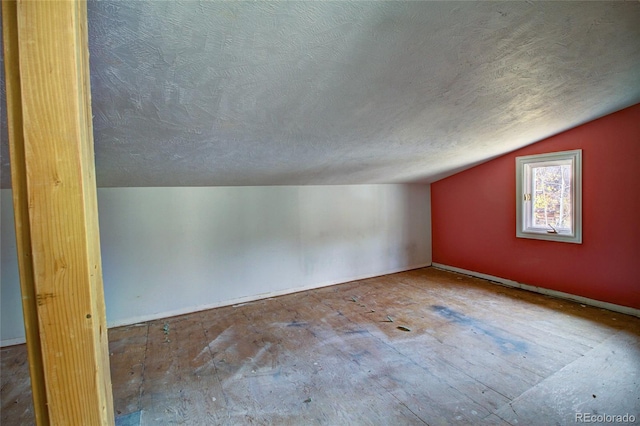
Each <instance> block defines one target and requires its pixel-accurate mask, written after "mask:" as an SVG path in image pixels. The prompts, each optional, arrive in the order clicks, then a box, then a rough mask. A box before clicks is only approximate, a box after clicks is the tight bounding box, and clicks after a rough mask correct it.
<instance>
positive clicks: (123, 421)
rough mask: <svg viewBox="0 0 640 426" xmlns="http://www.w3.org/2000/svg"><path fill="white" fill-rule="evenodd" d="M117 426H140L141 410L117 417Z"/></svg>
mask: <svg viewBox="0 0 640 426" xmlns="http://www.w3.org/2000/svg"><path fill="white" fill-rule="evenodd" d="M116 426H140V411H134V412H133V413H130V414H124V415H122V416H118V417H116Z"/></svg>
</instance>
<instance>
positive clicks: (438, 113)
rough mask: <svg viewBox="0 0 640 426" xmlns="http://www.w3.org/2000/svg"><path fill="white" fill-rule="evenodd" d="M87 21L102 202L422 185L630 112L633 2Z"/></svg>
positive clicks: (634, 70)
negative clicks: (246, 190) (244, 189)
mask: <svg viewBox="0 0 640 426" xmlns="http://www.w3.org/2000/svg"><path fill="white" fill-rule="evenodd" d="M88 7H89V33H90V60H91V85H92V104H93V114H94V131H95V144H96V167H97V178H98V185H99V186H192V185H193V186H197V185H274V184H352V183H391V182H409V181H421V182H430V181H434V180H436V179H438V178H441V177H443V176H446V175H448V174H451V173H453V172H454V171H457V170H460V169H463V168H466V167H469V166H471V165H473V164H477V163H478V162H481V161H485V160H487V159H489V158H491V157H494V156H496V155H499V154H502V153H505V152H508V151H511V150H513V149H516V148H519V147H521V146H524V145H527V144H530V143H533V142H536V141H538V140H540V139H542V138H545V137H547V136H550V135H552V134H555V133H558V132H560V131H563V130H566V129H568V128H571V127H574V126H576V125H578V124H581V123H584V122H586V121H589V120H592V119H594V118H597V117H600V116H602V115H605V114H607V113H610V112H613V111H616V110H619V109H621V108H624V107H626V106H629V105H633V104H635V103H638V102H640V2H637V1H634V2H585V3H582V2H311V3H308V2H208V1H201V2H196V1H186V2H185V1H179V2H176V1H173V2H169V1H148V2H132V1H122V2H112V1H100V2H92V1H90V2H89V5H88ZM3 86H4V85H3ZM2 90H3V92H2V97H3V99H2V101H3V104H4V87H3V89H2ZM3 106H4V105H3ZM3 117H4V113H3ZM1 123H2V129H0V134H1V135H2V137H3V139H2V184H3V186H4V187H7V186H9V184H10V183H9V168H8V156H7V148H6V145H7V142H6V134H7V130H6V118H3V119H2V121H1Z"/></svg>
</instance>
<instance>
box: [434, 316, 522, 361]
mask: <svg viewBox="0 0 640 426" xmlns="http://www.w3.org/2000/svg"><path fill="white" fill-rule="evenodd" d="M431 309H432V310H434V311H435V312H437V313H438V314H439V315H440V316H442V317H444V318H446V319H447V320H449V321H451V322H452V323H455V324H460V325H464V326H468V327H469V328H470V329H472V330H478V331H479V332H481V333H482V334H483V335H485V336H487V337H488V338H490V339H491V340H493V342H494V343H495V344H496V345H497V346H498V347H500V349H501V350H502V351H503V352H507V353H509V352H518V353H526V352H527V344H526V342H523V341H520V340H515V339H513V338H511V337H510V336H505V333H504V332H502V331H500V330H497V329H496V328H495V327H492V326H491V325H489V324H486V323H484V322H483V321H481V320H478V319H475V318H472V317H468V316H466V315H465V314H463V313H461V312H457V311H455V310H453V309H450V308H447V307H446V306H440V305H432V306H431Z"/></svg>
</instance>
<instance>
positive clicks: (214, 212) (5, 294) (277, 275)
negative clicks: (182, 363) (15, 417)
mask: <svg viewBox="0 0 640 426" xmlns="http://www.w3.org/2000/svg"><path fill="white" fill-rule="evenodd" d="M1 196H2V199H1V201H2V203H1V210H2V211H1V214H2V216H1V218H2V253H1V262H2V265H1V266H2V277H1V279H2V281H1V284H0V290H1V292H2V293H1V296H2V300H1V308H2V312H1V317H0V319H1V330H0V331H1V335H0V339H1V340H2V343H3V344H8V343H13V342H15V341H20V340H21V339H23V336H24V331H23V325H22V312H21V308H20V294H19V283H18V273H17V264H16V254H15V238H14V232H13V220H12V210H11V209H12V206H11V192H10V190H1ZM98 205H99V215H100V230H101V232H100V234H101V247H102V263H103V276H104V289H105V300H106V306H107V322H108V323H109V326H115V325H122V324H132V323H136V322H139V321H142V320H148V319H153V318H161V317H166V316H171V315H176V314H180V313H185V312H191V311H195V310H199V309H206V308H210V307H214V306H221V305H226V304H233V303H239V302H242V301H247V300H253V299H257V298H260V297H266V296H271V295H276V294H284V293H289V292H292V291H296V290H302V289H309V288H315V287H319V286H323V285H329V284H335V283H340V282H346V281H350V280H354V279H359V278H365V277H372V276H376V275H383V274H386V273H391V272H397V271H402V270H407V269H412V268H416V267H421V266H426V265H430V264H431V220H430V214H431V208H430V187H429V186H428V185H407V184H398V185H351V186H273V187H186V188H185V187H173V188H100V189H98ZM16 339H17V340H16Z"/></svg>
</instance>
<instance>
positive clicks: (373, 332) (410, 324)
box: [1, 268, 640, 425]
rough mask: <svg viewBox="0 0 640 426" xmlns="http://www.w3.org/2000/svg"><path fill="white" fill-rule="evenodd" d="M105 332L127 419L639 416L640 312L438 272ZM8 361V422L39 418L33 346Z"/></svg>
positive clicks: (119, 409)
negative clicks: (32, 379)
mask: <svg viewBox="0 0 640 426" xmlns="http://www.w3.org/2000/svg"><path fill="white" fill-rule="evenodd" d="M399 327H400V328H399ZM402 327H406V330H410V331H406V330H403V329H401V328H402ZM109 337H110V352H111V370H112V378H113V393H114V400H115V409H116V415H117V416H118V421H117V423H119V424H122V425H125V424H136V425H137V424H142V425H162V424H194V425H242V424H268V425H311V424H322V425H348V424H354V425H366V424H371V425H385V424H392V425H399V424H402V425H405V424H417V425H422V424H428V425H439V424H442V425H446V424H474V425H475V424H492V425H494V424H496V425H499V424H504V425H509V424H510V425H555V424H560V425H562V424H575V420H576V414H577V413H585V414H609V415H617V414H620V415H624V414H629V415H633V416H635V419H636V421H635V423H636V424H637V423H638V421H640V420H639V419H640V377H639V376H640V374H639V373H640V319H638V318H634V317H630V316H626V315H622V314H618V313H612V312H610V311H606V310H603V309H597V308H592V307H586V306H583V305H580V304H577V303H572V302H567V301H563V300H559V299H553V298H550V297H545V296H541V295H537V294H533V293H529V292H525V291H522V290H516V289H509V288H504V287H501V286H498V285H495V284H491V283H489V282H487V281H484V280H480V279H475V278H471V277H467V276H463V275H458V274H453V273H449V272H444V271H440V270H436V269H434V268H426V269H420V270H415V271H410V272H405V273H399V274H394V275H388V276H384V277H379V278H372V279H368V280H362V281H356V282H351V283H347V284H342V285H337V286H333V287H327V288H322V289H318V290H311V291H306V292H303V293H297V294H292V295H288V296H282V297H278V298H274V299H267V300H262V301H258V302H253V303H248V304H244V305H241V306H234V307H225V308H219V309H213V310H209V311H205V312H198V313H194V314H189V315H184V316H181V317H174V318H168V319H166V320H158V321H150V322H147V323H144V324H139V325H134V326H128V327H121V328H117V329H112V330H110V331H109ZM1 354H2V393H1V395H2V417H1V420H2V421H1V423H2V424H3V425H4V424H7V425H9V424H12V425H16V424H31V423H32V421H33V420H32V407H31V400H30V392H29V379H28V369H27V363H26V355H25V348H24V346H15V347H9V348H4V349H2V353H1Z"/></svg>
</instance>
